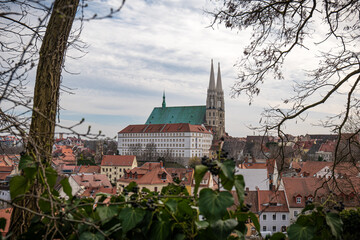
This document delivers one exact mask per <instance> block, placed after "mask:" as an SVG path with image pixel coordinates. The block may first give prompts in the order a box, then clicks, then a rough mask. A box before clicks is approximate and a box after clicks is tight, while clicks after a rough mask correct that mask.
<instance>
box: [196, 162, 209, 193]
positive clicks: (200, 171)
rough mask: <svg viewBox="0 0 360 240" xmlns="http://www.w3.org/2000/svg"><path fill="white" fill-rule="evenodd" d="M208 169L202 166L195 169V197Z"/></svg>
mask: <svg viewBox="0 0 360 240" xmlns="http://www.w3.org/2000/svg"><path fill="white" fill-rule="evenodd" d="M207 170H208V168H207V167H206V166H204V165H197V166H196V167H195V173H194V179H195V188H194V196H196V195H197V192H198V190H199V186H200V182H201V180H202V179H203V177H204V175H205V173H206V172H207Z"/></svg>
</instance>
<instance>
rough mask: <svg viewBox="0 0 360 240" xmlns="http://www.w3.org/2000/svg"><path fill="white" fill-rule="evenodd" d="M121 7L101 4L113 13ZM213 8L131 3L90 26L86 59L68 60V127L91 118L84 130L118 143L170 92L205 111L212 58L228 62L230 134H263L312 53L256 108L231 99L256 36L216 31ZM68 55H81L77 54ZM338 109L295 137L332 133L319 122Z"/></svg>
mask: <svg viewBox="0 0 360 240" xmlns="http://www.w3.org/2000/svg"><path fill="white" fill-rule="evenodd" d="M117 3H118V2H117V1H110V2H106V3H101V4H104V5H106V4H107V5H109V7H114V6H115V5H116V4H117ZM212 4H213V3H210V2H209V1H202V0H199V1H179V2H172V3H167V2H165V1H157V2H151V1H150V2H149V1H140V0H139V1H132V2H131V3H130V2H129V3H126V4H125V6H124V8H123V9H122V10H121V12H120V13H119V15H118V16H116V17H114V18H112V19H105V20H101V21H92V22H91V24H86V23H85V26H84V29H83V33H82V37H81V39H82V40H83V41H84V42H85V43H86V44H87V45H88V47H87V48H86V49H85V50H86V52H87V54H86V55H85V56H82V57H81V58H78V59H72V58H67V60H66V62H65V69H66V70H67V72H65V71H64V72H63V73H64V74H63V85H64V86H65V87H64V88H63V89H67V88H69V89H70V90H69V91H70V92H72V93H73V94H68V93H67V92H64V91H63V92H62V94H61V97H60V99H61V101H60V105H61V111H60V119H61V122H60V124H61V125H65V126H69V125H72V124H75V123H76V122H79V121H80V120H81V119H82V118H85V122H84V124H83V125H82V126H81V127H79V128H77V129H78V131H79V132H86V131H87V128H88V125H91V126H92V131H93V132H94V133H97V132H98V131H99V130H101V131H102V133H104V134H105V135H106V136H108V137H115V136H116V134H117V132H119V131H121V130H122V129H123V128H125V127H126V126H127V125H129V124H143V123H145V121H146V119H147V116H148V115H149V114H150V113H151V111H152V109H153V108H154V107H160V106H161V103H162V93H163V91H165V93H166V102H167V105H168V106H195V105H204V104H205V103H206V92H207V87H208V82H209V76H210V62H211V59H213V61H214V64H215V65H217V63H218V62H220V64H221V71H222V79H223V88H224V97H225V109H226V116H225V118H226V126H225V129H226V132H227V133H229V135H231V136H234V137H241V136H246V135H257V134H261V133H259V132H255V131H253V130H251V129H249V128H248V126H257V125H258V123H259V120H260V118H261V113H262V110H263V109H264V108H266V107H269V106H270V105H271V106H275V105H281V104H282V100H283V99H284V98H286V97H288V96H289V93H290V92H291V89H290V88H291V85H292V81H295V80H296V79H299V78H301V77H303V76H304V74H305V73H301V72H300V70H301V69H302V68H306V67H307V66H310V65H311V63H312V61H308V60H309V56H307V57H306V52H305V53H303V52H300V53H299V52H298V53H297V54H299V55H301V58H296V57H293V58H290V61H289V64H287V65H286V66H287V68H286V69H285V70H284V71H285V77H286V80H284V81H278V80H272V79H270V81H268V82H266V83H265V84H264V85H263V88H262V92H261V94H260V95H259V96H258V97H256V98H255V99H254V101H253V103H252V104H251V106H249V99H248V96H246V95H245V94H242V95H240V96H238V97H236V98H232V96H231V95H232V94H231V87H232V86H233V84H234V83H235V81H236V77H237V68H236V67H234V66H233V65H234V64H235V63H236V62H237V60H238V59H239V58H240V57H241V55H242V52H243V48H244V47H245V46H246V44H247V43H248V41H249V36H248V34H247V33H246V32H245V33H241V34H238V33H237V32H236V31H231V30H229V29H225V28H224V27H223V26H220V25H214V26H213V27H209V26H210V24H211V21H212V18H211V16H209V15H207V14H205V13H204V11H206V10H209V9H212V8H213V5H212ZM102 8H103V9H106V6H103V7H102ZM147 9H148V10H147ZM158 16H162V17H161V18H158ZM183 16H186V18H184V17H183ZM99 33H101V34H99ZM124 36H126V37H124ZM68 55H69V56H72V57H76V56H80V55H82V54H81V53H79V52H77V51H74V50H73V49H70V50H69V52H68ZM303 56H305V57H303ZM300 59H304V60H300ZM296 69H297V70H299V71H295V70H296ZM68 72H71V73H77V74H69V73H68ZM285 83H286V84H285ZM30 85H31V83H30ZM30 88H31V86H30ZM337 107H338V106H336V105H335V108H337ZM332 111H333V109H328V108H324V109H316V112H310V113H309V115H308V116H307V121H308V123H307V124H302V123H301V121H298V122H297V123H294V124H291V125H289V126H287V130H288V133H290V134H293V135H300V134H306V133H329V130H328V129H323V128H322V127H315V126H312V124H313V123H317V120H318V119H320V118H323V117H324V116H326V115H331V114H332ZM57 131H61V130H59V129H58V130H57Z"/></svg>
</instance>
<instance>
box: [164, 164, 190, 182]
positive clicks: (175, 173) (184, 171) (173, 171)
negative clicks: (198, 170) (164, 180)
mask: <svg viewBox="0 0 360 240" xmlns="http://www.w3.org/2000/svg"><path fill="white" fill-rule="evenodd" d="M165 169H166V171H167V172H168V173H169V174H170V175H171V176H172V177H173V178H174V177H177V178H179V180H181V183H183V184H185V185H191V181H192V176H193V171H194V170H193V169H192V168H165Z"/></svg>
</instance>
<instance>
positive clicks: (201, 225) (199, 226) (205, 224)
mask: <svg viewBox="0 0 360 240" xmlns="http://www.w3.org/2000/svg"><path fill="white" fill-rule="evenodd" d="M195 225H196V227H197V229H198V230H201V229H205V228H207V227H208V226H209V222H207V221H195Z"/></svg>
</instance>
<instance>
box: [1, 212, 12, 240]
mask: <svg viewBox="0 0 360 240" xmlns="http://www.w3.org/2000/svg"><path fill="white" fill-rule="evenodd" d="M12 210H13V209H12V208H4V209H0V218H5V219H6V225H5V229H4V230H2V229H1V230H0V232H1V234H2V236H3V237H5V236H6V234H7V232H8V231H9V227H10V219H11V213H12Z"/></svg>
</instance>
